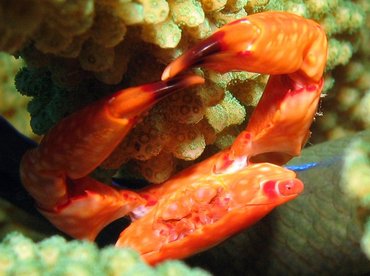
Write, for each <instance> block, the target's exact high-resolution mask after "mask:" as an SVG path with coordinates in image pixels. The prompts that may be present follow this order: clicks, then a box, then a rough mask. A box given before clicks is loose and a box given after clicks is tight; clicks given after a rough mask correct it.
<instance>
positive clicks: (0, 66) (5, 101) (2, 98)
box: [0, 53, 36, 139]
mask: <svg viewBox="0 0 370 276" xmlns="http://www.w3.org/2000/svg"><path fill="white" fill-rule="evenodd" d="M21 66H23V61H22V60H20V59H18V60H17V59H15V58H14V57H12V56H10V55H8V54H6V53H0V115H2V116H4V117H5V118H6V119H7V120H9V121H10V122H11V123H12V124H13V125H14V127H15V128H17V129H18V130H19V131H21V132H22V133H24V134H26V135H27V136H30V137H32V138H35V139H36V136H35V135H34V134H33V132H32V130H31V127H30V115H29V114H28V112H27V110H26V106H27V103H28V102H29V98H28V97H24V96H22V95H20V94H19V93H18V92H17V89H16V88H15V85H14V76H15V74H16V73H17V72H18V71H19V69H20V68H21Z"/></svg>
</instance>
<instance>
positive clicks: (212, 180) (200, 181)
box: [21, 12, 327, 264]
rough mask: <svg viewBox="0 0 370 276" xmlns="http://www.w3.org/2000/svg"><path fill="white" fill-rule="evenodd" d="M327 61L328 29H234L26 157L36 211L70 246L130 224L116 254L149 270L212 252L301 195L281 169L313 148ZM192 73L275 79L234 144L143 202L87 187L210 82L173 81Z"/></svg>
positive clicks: (298, 22) (281, 24)
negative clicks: (173, 105)
mask: <svg viewBox="0 0 370 276" xmlns="http://www.w3.org/2000/svg"><path fill="white" fill-rule="evenodd" d="M326 53H327V40H326V36H325V33H324V32H323V30H322V28H321V27H320V25H319V24H317V23H315V22H314V21H311V20H307V19H304V18H302V17H299V16H297V15H293V14H290V13H286V12H265V13H259V14H254V15H251V16H248V17H246V18H244V19H240V20H237V21H235V22H232V23H230V24H227V25H225V26H224V27H222V28H221V29H219V30H218V31H217V32H216V33H214V34H213V35H212V36H210V37H209V38H208V39H206V40H204V41H203V42H201V43H200V44H198V45H196V46H195V47H194V48H192V49H190V50H189V51H188V52H186V53H185V54H184V55H183V56H181V57H180V58H178V59H177V60H175V61H173V62H172V63H171V64H170V65H168V66H167V68H166V69H165V71H164V72H163V75H162V81H160V82H157V83H153V84H147V85H143V86H139V87H134V88H129V89H126V90H123V91H119V92H117V93H115V94H114V95H111V96H109V97H108V98H105V99H103V100H100V101H98V102H96V103H94V104H92V105H90V106H88V107H86V108H84V109H82V110H80V111H78V112H76V113H74V114H72V115H71V116H69V117H67V118H65V119H63V120H62V121H61V122H60V123H59V124H58V125H57V126H56V127H54V128H53V129H52V130H51V131H50V132H49V133H48V134H47V135H46V136H45V137H44V139H43V140H42V142H41V144H40V145H39V147H38V148H36V149H33V150H30V151H29V152H27V153H26V154H25V156H24V157H23V159H22V164H21V178H22V182H23V184H24V186H25V188H26V189H27V190H28V192H29V193H30V194H31V195H32V197H33V198H34V199H35V200H36V203H37V206H38V208H39V210H40V212H41V213H42V214H43V215H44V216H45V217H46V218H47V219H49V220H50V221H51V222H52V223H53V224H54V225H55V226H57V227H58V228H59V229H61V230H62V231H64V232H66V233H68V234H69V235H71V236H73V237H76V238H85V239H90V240H93V239H94V238H95V237H96V235H97V234H98V233H99V231H101V229H102V228H103V227H105V226H106V225H107V224H109V223H110V222H112V221H114V220H116V219H117V218H119V217H122V216H125V215H130V217H131V218H132V220H133V222H132V223H131V225H130V226H129V227H128V228H126V229H125V230H124V231H123V232H122V233H121V235H120V237H119V239H118V241H117V246H130V247H133V248H135V249H137V250H138V251H139V252H140V253H141V254H142V256H143V257H144V258H145V259H146V260H147V261H148V262H149V263H151V264H155V263H157V262H160V261H162V260H165V259H170V258H184V257H186V256H189V255H191V254H194V253H196V252H199V251H201V250H205V249H206V248H209V247H211V246H213V245H215V244H217V243H219V242H221V241H222V240H224V239H226V238H227V237H229V236H231V235H233V234H235V233H237V232H238V231H241V230H243V229H244V228H246V227H249V226H250V225H251V224H253V223H255V222H256V221H258V220H259V219H261V218H262V217H263V216H265V215H266V214H268V213H269V212H270V211H271V210H272V209H273V208H275V207H276V206H278V205H280V204H283V203H285V202H287V201H289V200H292V199H294V198H295V197H296V196H297V195H298V194H299V193H300V192H301V191H302V190H303V183H302V182H301V181H300V180H298V179H296V176H295V173H294V172H293V171H290V170H288V169H286V168H283V167H280V165H282V164H284V163H285V162H286V161H288V160H289V159H290V158H292V156H294V155H298V154H299V153H300V150H301V148H302V147H303V145H304V144H305V142H306V140H307V139H308V137H309V134H310V132H309V127H310V125H311V122H312V120H313V117H314V115H315V112H316V108H317V105H318V101H319V98H320V94H321V90H322V88H323V77H322V76H323V70H324V66H325V62H326ZM195 66H202V67H206V68H209V69H213V70H216V71H219V72H226V71H229V70H247V71H253V72H259V73H265V74H270V75H271V76H270V79H269V82H268V84H267V87H266V90H265V92H264V94H263V96H262V98H261V100H260V102H259V104H258V105H257V107H256V109H255V111H254V113H253V114H252V116H251V119H250V121H249V124H248V126H247V128H246V130H244V131H243V132H242V133H241V134H240V135H239V136H238V137H237V138H236V140H235V142H234V143H233V145H232V146H231V147H230V148H228V149H225V150H223V151H222V152H219V153H218V154H216V155H215V156H213V157H210V158H209V159H207V160H205V161H203V162H201V163H199V164H196V165H194V166H192V167H190V168H188V169H186V170H184V171H182V172H180V173H179V174H177V175H175V176H174V177H172V178H171V179H170V180H168V181H166V182H165V183H162V184H160V185H153V186H150V187H148V188H145V189H143V190H141V191H129V190H121V189H118V188H116V187H113V186H108V185H105V184H102V183H99V182H98V181H96V180H94V179H92V178H90V177H89V176H88V174H89V173H90V172H92V171H93V170H94V169H95V168H96V167H97V166H99V165H100V164H101V163H102V161H103V160H105V159H106V158H107V157H108V156H109V155H110V153H111V152H112V151H113V150H114V149H115V147H116V146H117V145H118V143H119V142H120V141H121V140H122V139H123V138H124V137H125V135H126V134H127V133H128V132H129V131H130V129H131V128H132V127H133V126H134V125H135V123H136V122H137V121H138V118H139V117H140V116H142V114H143V113H145V112H146V111H148V110H149V109H150V108H151V107H152V106H153V105H154V104H155V103H156V102H157V101H159V100H160V99H161V98H163V97H165V96H167V95H169V94H171V93H174V92H175V91H177V90H179V89H181V88H184V87H188V86H190V85H195V84H201V83H203V81H204V80H203V79H202V78H201V77H198V76H194V75H183V76H180V77H175V78H173V76H175V75H177V74H178V73H180V72H181V71H184V70H186V69H188V68H191V67H195Z"/></svg>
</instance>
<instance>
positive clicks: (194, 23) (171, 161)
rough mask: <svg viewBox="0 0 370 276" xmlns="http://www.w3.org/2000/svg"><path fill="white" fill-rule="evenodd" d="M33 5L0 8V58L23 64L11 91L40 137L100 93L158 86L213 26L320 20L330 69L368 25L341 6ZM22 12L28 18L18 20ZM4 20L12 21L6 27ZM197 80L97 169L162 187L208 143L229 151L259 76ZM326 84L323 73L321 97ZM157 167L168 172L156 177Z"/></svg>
mask: <svg viewBox="0 0 370 276" xmlns="http://www.w3.org/2000/svg"><path fill="white" fill-rule="evenodd" d="M31 2H32V1H31ZM365 2H366V1H365ZM365 2H364V3H365ZM35 3H36V1H35ZM361 3H362V2H361ZM364 3H362V4H364ZM31 4H32V3H29V2H27V1H25V0H22V1H11V2H9V1H1V0H0V15H2V14H4V15H5V16H0V20H1V22H0V23H1V24H0V26H1V30H0V32H1V33H3V34H4V35H3V39H2V43H1V44H0V50H2V51H7V52H10V53H19V54H20V55H21V56H22V57H23V58H24V59H25V60H26V62H27V68H25V69H24V70H22V71H21V72H20V73H19V74H18V77H17V87H18V89H19V90H20V91H21V92H22V93H23V94H25V95H29V96H32V97H33V100H32V101H31V103H30V104H29V106H28V109H29V111H30V113H31V116H32V121H31V125H32V128H33V130H34V131H35V132H36V133H38V134H43V133H45V132H46V131H47V130H48V129H49V128H50V127H52V126H53V125H55V124H56V123H57V122H58V121H59V120H60V119H61V118H62V117H64V116H66V115H67V114H69V113H71V112H73V110H76V109H78V108H80V107H81V106H82V105H84V104H86V103H88V102H90V101H92V100H94V99H96V98H99V97H101V96H103V95H105V94H106V93H109V92H112V91H114V90H116V89H118V88H122V87H128V86H133V85H138V84H142V83H146V82H149V81H154V80H158V79H159V78H160V74H161V71H162V70H163V68H164V65H165V64H168V63H169V62H170V61H171V60H173V59H174V58H176V57H177V56H179V55H180V54H181V53H183V52H184V51H186V50H187V49H189V47H190V46H192V45H194V44H195V43H197V42H198V41H199V40H201V39H204V38H205V37H207V36H209V35H210V34H211V33H213V32H214V31H215V30H216V29H217V28H219V27H221V26H222V25H224V24H226V23H228V22H231V21H233V20H236V19H238V18H241V17H244V16H247V15H248V14H253V13H256V12H261V11H265V10H286V11H290V12H293V13H297V14H299V15H303V16H305V17H308V18H313V19H315V20H317V21H319V22H321V23H322V24H323V25H324V27H325V29H326V31H327V33H328V34H329V37H330V43H329V46H330V48H329V60H328V71H330V70H332V69H333V68H335V67H337V66H338V65H343V64H346V63H348V61H349V59H350V58H351V56H352V55H353V53H354V52H355V51H356V49H357V46H356V43H354V41H352V40H351V39H352V37H354V35H355V34H356V35H357V33H358V30H359V29H360V28H361V26H363V24H364V22H365V14H364V12H363V10H364V9H363V8H362V9H361V7H360V5H359V4H358V3H352V2H351V1H346V0H332V1H322V0H307V1H303V0H293V1H289V2H288V1H281V0H271V1H246V0H229V1H226V0H202V1H198V0H181V1H180V0H168V1H166V0H140V1H130V0H127V1H119V0H80V1H54V0H47V1H44V2H43V4H42V5H41V4H39V5H31ZM29 6H32V9H30V10H28V7H29ZM26 7H27V16H21V14H22V15H23V13H22V11H23V10H24V9H26ZM9 16H11V18H12V20H7V18H8V19H9V18H10V17H9ZM20 26H27V27H20ZM348 34H352V36H348ZM198 73H199V74H203V75H204V76H205V78H206V84H205V85H204V86H202V87H198V88H195V89H191V90H187V91H184V92H183V93H179V94H178V95H175V96H174V97H171V98H169V99H167V100H165V101H163V103H161V104H160V105H159V106H158V107H156V108H155V109H154V110H152V111H151V112H150V113H149V115H148V117H147V118H146V119H145V120H143V122H142V123H141V124H139V125H138V126H137V127H136V129H135V130H134V131H133V132H132V133H131V134H130V135H129V136H128V137H127V138H126V139H125V141H123V142H122V144H121V145H120V146H119V148H118V149H117V151H116V152H115V153H114V154H113V156H112V157H111V158H110V159H109V160H107V161H106V162H105V163H104V164H103V167H105V168H115V169H116V168H118V167H121V166H122V165H124V164H126V163H127V162H129V161H130V160H131V162H129V163H131V164H134V165H133V166H132V167H134V170H138V171H139V172H141V174H142V175H144V176H145V178H147V179H148V180H150V181H152V182H161V181H163V180H164V179H166V178H167V177H169V176H170V175H171V174H172V173H174V172H175V171H176V167H177V166H179V165H178V164H181V166H183V162H182V160H185V161H192V160H194V159H197V158H199V157H202V155H203V153H204V152H205V151H207V148H208V147H209V146H210V145H213V144H214V145H216V146H217V147H221V148H222V147H226V146H228V145H229V144H230V143H231V142H232V140H233V139H234V138H235V136H236V135H237V133H238V131H239V130H238V128H239V127H241V126H242V125H243V124H245V122H246V120H247V118H248V116H249V114H250V113H251V111H252V109H253V107H254V106H255V105H256V103H257V102H258V99H259V97H260V95H261V93H262V91H263V88H264V85H265V84H266V77H265V76H260V75H258V74H252V73H246V72H235V73H226V74H217V73H214V72H211V71H201V70H198ZM332 80H333V79H332V77H331V76H330V75H329V77H328V81H327V84H328V85H327V89H328V88H330V84H332V83H333V81H332ZM179 123H180V125H179ZM132 161H133V162H132ZM159 168H167V170H166V172H165V173H162V174H158V173H156V172H158V171H159V170H160V169H159Z"/></svg>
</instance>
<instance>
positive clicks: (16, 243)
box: [0, 232, 210, 276]
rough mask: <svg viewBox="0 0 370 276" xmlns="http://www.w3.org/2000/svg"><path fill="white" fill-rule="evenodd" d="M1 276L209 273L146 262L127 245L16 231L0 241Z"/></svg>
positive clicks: (175, 263)
mask: <svg viewBox="0 0 370 276" xmlns="http://www.w3.org/2000/svg"><path fill="white" fill-rule="evenodd" d="M0 274H1V275H163V276H166V275H168V276H170V275H179V276H181V275H184V276H185V275H197V276H206V275H210V274H209V273H207V272H205V271H203V270H200V269H197V268H195V269H191V268H188V267H187V266H186V265H184V264H183V263H181V262H179V261H170V262H166V263H163V264H160V265H158V266H157V267H155V268H152V267H150V266H149V265H147V264H145V263H144V262H143V261H142V260H141V259H140V256H139V254H138V253H136V252H135V251H133V250H131V249H128V248H115V247H107V248H104V249H102V250H98V249H97V247H96V246H95V245H94V244H92V243H88V242H86V241H72V242H66V240H65V239H63V238H62V237H59V236H53V237H51V238H48V239H46V240H43V241H41V242H39V243H34V242H33V241H32V240H30V239H28V238H26V237H24V236H22V235H20V234H18V233H15V232H13V233H11V234H9V235H8V236H7V237H6V238H5V239H4V240H3V242H2V243H0Z"/></svg>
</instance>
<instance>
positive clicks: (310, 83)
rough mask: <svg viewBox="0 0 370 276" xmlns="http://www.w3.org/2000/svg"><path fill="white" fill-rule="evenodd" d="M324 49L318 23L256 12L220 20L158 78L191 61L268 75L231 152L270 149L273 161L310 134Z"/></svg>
mask: <svg viewBox="0 0 370 276" xmlns="http://www.w3.org/2000/svg"><path fill="white" fill-rule="evenodd" d="M326 55H327V39H326V35H325V33H324V31H323V30H322V28H321V26H320V25H319V24H318V23H316V22H314V21H312V20H308V19H305V18H302V17H299V16H297V15H294V14H290V13H286V12H265V13H258V14H254V15H251V16H248V17H246V18H243V19H240V20H237V21H235V22H232V23H230V24H227V25H225V26H223V27H222V28H221V29H219V30H218V31H217V32H216V33H214V34H213V35H211V36H210V37H209V38H207V39H206V40H204V41H203V42H201V43H200V44H198V45H196V46H195V47H194V48H192V49H190V50H189V51H188V52H186V53H185V54H184V55H182V56H181V57H179V58H178V59H176V60H175V61H173V62H172V63H170V64H169V65H168V66H167V68H166V69H165V70H164V72H163V74H162V79H168V78H170V77H173V76H175V75H176V74H178V73H179V72H181V71H183V70H185V69H188V68H190V67H194V66H203V67H206V68H209V69H212V70H216V71H219V72H227V71H231V70H245V71H253V72H258V73H264V74H270V75H272V76H271V77H270V80H269V82H268V84H267V87H266V90H265V92H264V95H263V97H262V99H261V101H260V102H259V104H258V107H257V108H256V110H255V111H254V113H253V115H252V116H251V120H250V122H249V125H248V127H247V129H246V131H247V133H242V134H241V135H240V136H239V137H238V138H237V139H236V141H235V143H234V145H233V151H232V152H230V156H229V158H231V159H232V158H238V157H241V156H253V155H259V154H262V153H267V152H274V157H273V158H274V159H275V161H276V163H284V162H286V161H287V160H289V158H291V157H292V156H294V155H298V154H299V152H300V150H301V148H302V146H303V145H304V143H305V142H306V140H307V139H308V137H309V127H310V125H311V122H312V120H313V117H314V115H315V112H316V108H317V104H318V101H319V98H320V93H321V90H322V88H323V80H322V75H323V70H324V67H325V63H326ZM275 153H276V154H275ZM233 154H235V156H233ZM269 156H270V157H272V154H269ZM270 161H272V160H270Z"/></svg>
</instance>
